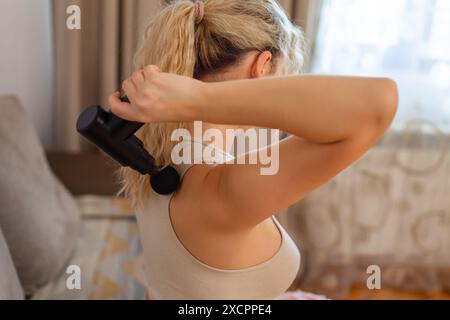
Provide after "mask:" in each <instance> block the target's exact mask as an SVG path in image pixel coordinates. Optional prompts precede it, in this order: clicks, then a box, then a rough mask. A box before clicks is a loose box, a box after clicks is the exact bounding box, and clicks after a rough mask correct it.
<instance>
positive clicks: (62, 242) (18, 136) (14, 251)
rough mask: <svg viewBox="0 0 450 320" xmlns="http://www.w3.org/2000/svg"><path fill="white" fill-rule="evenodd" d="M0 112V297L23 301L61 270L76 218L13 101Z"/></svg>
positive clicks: (0, 101) (5, 100) (3, 100)
mask: <svg viewBox="0 0 450 320" xmlns="http://www.w3.org/2000/svg"><path fill="white" fill-rule="evenodd" d="M0 110H1V113H2V114H1V117H0V150H1V152H0V299H24V298H27V297H31V296H32V295H33V294H34V293H35V292H36V291H37V290H38V289H39V288H41V287H42V286H44V285H46V284H47V283H48V282H50V281H51V280H52V279H54V278H55V277H57V276H58V275H60V274H61V273H62V272H63V271H64V270H65V266H66V264H67V261H68V259H70V257H71V255H72V252H73V250H74V247H75V244H76V240H77V237H78V234H79V230H80V225H81V218H80V212H79V208H78V206H77V204H76V202H75V200H74V199H73V197H72V195H71V194H70V193H69V192H68V191H67V190H66V188H65V187H64V186H63V185H62V184H61V183H60V182H59V180H58V179H57V178H56V177H55V176H54V174H53V173H52V171H51V169H50V167H49V165H48V163H47V161H46V157H45V154H44V151H43V149H42V147H41V144H40V142H39V140H38V138H37V134H36V132H35V129H34V127H33V125H32V122H31V119H30V117H29V115H28V113H27V112H26V110H25V109H24V108H23V107H22V106H21V104H20V102H19V100H18V99H17V98H16V97H14V96H0Z"/></svg>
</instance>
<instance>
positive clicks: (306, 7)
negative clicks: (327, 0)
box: [279, 0, 323, 72]
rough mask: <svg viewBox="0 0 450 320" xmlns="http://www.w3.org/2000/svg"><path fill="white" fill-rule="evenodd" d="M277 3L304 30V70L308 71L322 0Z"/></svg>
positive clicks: (297, 0) (283, 0)
mask: <svg viewBox="0 0 450 320" xmlns="http://www.w3.org/2000/svg"><path fill="white" fill-rule="evenodd" d="M279 3H280V4H281V5H282V6H283V8H284V9H285V10H286V12H287V13H288V14H289V15H290V16H291V18H292V20H293V21H294V22H295V23H296V24H298V25H299V26H301V27H302V29H303V30H304V32H305V37H306V45H307V47H306V53H307V55H306V65H305V72H310V71H311V60H312V57H313V55H314V50H315V40H316V37H317V32H318V29H319V20H320V13H321V9H322V4H323V0H280V1H279Z"/></svg>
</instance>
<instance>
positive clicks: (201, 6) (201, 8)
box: [195, 0, 205, 24]
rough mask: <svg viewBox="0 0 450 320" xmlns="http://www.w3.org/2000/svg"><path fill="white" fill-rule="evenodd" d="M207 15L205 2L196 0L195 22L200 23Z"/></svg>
mask: <svg viewBox="0 0 450 320" xmlns="http://www.w3.org/2000/svg"><path fill="white" fill-rule="evenodd" d="M204 17H205V3H204V2H203V1H202V0H196V1H195V24H199V23H201V22H202V21H203V18H204Z"/></svg>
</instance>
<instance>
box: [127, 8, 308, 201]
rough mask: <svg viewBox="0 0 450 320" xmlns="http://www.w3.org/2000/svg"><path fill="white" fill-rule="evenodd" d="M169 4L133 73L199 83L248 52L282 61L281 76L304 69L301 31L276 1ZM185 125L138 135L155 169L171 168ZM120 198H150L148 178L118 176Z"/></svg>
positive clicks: (149, 32) (150, 127)
mask: <svg viewBox="0 0 450 320" xmlns="http://www.w3.org/2000/svg"><path fill="white" fill-rule="evenodd" d="M201 5H202V8H201V9H202V12H201V14H202V16H201V17H200V18H201V19H199V17H198V3H196V1H190V0H174V1H171V2H169V3H168V4H166V5H165V6H164V7H163V8H162V10H161V11H160V12H159V13H158V14H157V15H156V16H155V17H153V19H152V20H151V21H150V23H149V25H148V26H147V28H146V30H145V33H144V38H143V40H142V44H141V46H140V48H139V49H138V51H137V53H136V56H135V64H136V67H137V68H143V67H144V66H147V65H157V66H158V67H159V68H160V69H161V71H163V72H167V73H173V74H178V75H183V76H187V77H194V78H200V77H201V76H203V75H207V74H213V73H219V72H221V71H223V70H225V69H226V68H228V67H230V66H233V65H234V64H235V63H237V62H238V61H239V59H240V58H241V57H242V55H243V54H244V53H246V52H249V51H251V50H258V51H261V52H263V51H270V52H272V53H273V55H274V56H275V57H278V56H280V57H282V58H283V65H284V73H285V74H298V73H300V72H301V68H302V66H303V48H304V38H303V33H302V31H301V29H300V28H299V27H297V26H295V25H294V24H293V23H291V21H290V20H289V18H288V17H287V16H286V14H285V12H284V11H283V9H282V8H281V7H280V5H279V4H278V3H277V2H276V1H275V0H245V1H243V0H203V3H202V4H201ZM186 127H187V124H185V123H152V124H147V125H145V126H144V127H143V128H142V129H141V130H140V131H139V133H138V136H139V138H140V139H142V141H143V143H144V146H145V148H146V149H147V150H148V151H149V153H150V154H151V155H152V156H153V157H154V158H155V160H156V164H157V165H158V166H160V167H166V166H168V165H170V164H171V157H170V155H171V152H172V148H173V146H174V143H175V142H172V141H171V134H172V132H173V130H175V129H178V128H186ZM120 179H121V182H122V186H123V188H122V191H121V192H122V193H123V194H125V195H126V196H127V197H128V198H130V200H131V201H132V203H133V205H134V206H136V205H140V204H142V202H143V200H144V199H145V198H147V197H148V196H149V195H150V194H151V193H152V191H151V188H150V182H149V177H148V176H143V175H140V174H139V173H137V172H135V171H133V170H132V169H129V168H123V169H121V170H120Z"/></svg>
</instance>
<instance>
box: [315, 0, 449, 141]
mask: <svg viewBox="0 0 450 320" xmlns="http://www.w3.org/2000/svg"><path fill="white" fill-rule="evenodd" d="M320 21H321V22H320V27H319V31H318V32H319V34H318V41H317V46H316V50H315V52H316V53H315V57H314V60H313V71H314V73H327V74H355V75H362V76H387V77H391V78H393V79H395V80H396V81H397V82H398V85H399V90H400V106H399V112H398V115H397V118H396V121H395V123H394V125H393V129H394V130H395V129H396V128H397V129H402V128H404V126H405V124H406V122H407V121H409V120H411V119H417V118H420V119H427V120H431V121H432V122H434V123H435V124H437V125H438V126H439V128H440V129H441V130H442V131H445V132H447V133H450V1H449V0H339V1H336V0H325V1H324V5H323V8H322V15H321V20H320Z"/></svg>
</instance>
